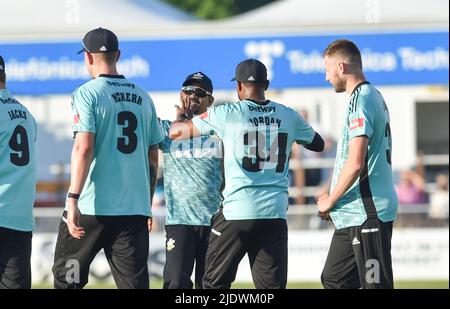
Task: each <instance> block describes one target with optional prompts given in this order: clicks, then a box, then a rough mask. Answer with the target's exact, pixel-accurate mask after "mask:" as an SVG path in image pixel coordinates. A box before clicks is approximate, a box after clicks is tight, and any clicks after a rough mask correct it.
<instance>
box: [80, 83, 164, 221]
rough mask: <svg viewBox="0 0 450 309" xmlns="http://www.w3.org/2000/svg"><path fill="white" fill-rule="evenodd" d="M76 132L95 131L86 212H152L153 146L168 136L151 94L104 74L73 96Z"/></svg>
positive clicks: (84, 195) (82, 205)
mask: <svg viewBox="0 0 450 309" xmlns="http://www.w3.org/2000/svg"><path fill="white" fill-rule="evenodd" d="M72 111H73V115H74V122H73V132H74V134H75V133H77V132H91V133H95V147H94V159H93V161H92V163H91V166H90V168H89V174H88V176H87V179H86V182H85V184H84V187H83V190H82V192H81V196H80V199H79V201H78V207H79V209H80V211H81V213H82V214H85V215H104V216H105V215H106V216H120V215H122V216H123V215H144V216H150V215H151V210H150V207H151V201H150V172H149V162H148V149H149V146H150V145H157V144H159V143H160V142H161V141H162V139H163V135H162V132H161V128H160V126H159V123H158V119H157V117H156V112H155V107H154V104H153V101H152V99H151V98H150V96H149V95H148V94H147V93H146V92H145V91H144V90H142V89H141V88H140V87H139V86H137V85H136V84H134V83H132V82H130V81H128V80H127V79H126V78H125V77H123V76H121V75H115V76H111V75H100V76H99V77H97V78H95V79H93V80H90V81H88V82H87V83H85V84H84V85H82V86H80V87H79V88H77V89H76V90H75V91H74V93H73V95H72Z"/></svg>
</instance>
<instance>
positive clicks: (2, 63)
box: [0, 56, 5, 72]
mask: <svg viewBox="0 0 450 309" xmlns="http://www.w3.org/2000/svg"><path fill="white" fill-rule="evenodd" d="M0 72H5V60H3V57H2V56H0Z"/></svg>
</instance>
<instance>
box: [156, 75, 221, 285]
mask: <svg viewBox="0 0 450 309" xmlns="http://www.w3.org/2000/svg"><path fill="white" fill-rule="evenodd" d="M212 92H213V85H212V82H211V79H210V78H209V77H208V76H206V75H205V74H204V73H202V72H195V73H192V74H190V75H188V76H187V77H186V79H185V80H184V82H183V87H182V88H181V92H180V101H181V107H180V108H177V119H183V118H184V119H192V117H193V116H194V115H199V114H203V113H204V112H206V111H207V110H208V107H210V106H211V105H212V103H213V101H214V97H213V96H212ZM171 123H172V121H169V120H162V121H161V126H162V129H163V132H164V134H165V135H166V136H165V138H164V141H163V142H162V143H161V144H160V148H161V150H162V151H163V155H164V169H163V173H164V193H165V195H166V208H167V216H166V226H165V229H166V263H165V265H164V273H163V277H164V286H163V287H164V288H165V289H191V288H192V287H193V284H192V281H191V275H192V270H193V267H194V262H195V288H197V289H198V288H202V287H203V283H202V280H203V275H204V272H205V271H204V269H205V257H206V249H207V248H208V239H209V234H210V232H211V228H210V225H211V218H212V216H213V215H214V213H215V212H216V211H217V210H218V209H219V206H220V203H221V202H222V195H221V191H222V189H223V166H222V164H223V160H222V158H223V156H222V142H221V141H220V139H219V138H218V137H216V136H211V137H210V136H199V137H195V138H192V139H186V140H177V141H173V140H171V139H170V138H169V136H168V135H169V128H170V125H171Z"/></svg>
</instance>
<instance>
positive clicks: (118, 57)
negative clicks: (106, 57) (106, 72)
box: [116, 50, 121, 62]
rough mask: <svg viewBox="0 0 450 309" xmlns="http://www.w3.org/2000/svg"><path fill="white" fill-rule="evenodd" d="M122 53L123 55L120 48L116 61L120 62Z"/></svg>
mask: <svg viewBox="0 0 450 309" xmlns="http://www.w3.org/2000/svg"><path fill="white" fill-rule="evenodd" d="M120 55H121V53H120V50H118V51H117V57H116V62H119V59H120Z"/></svg>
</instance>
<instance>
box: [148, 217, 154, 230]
mask: <svg viewBox="0 0 450 309" xmlns="http://www.w3.org/2000/svg"><path fill="white" fill-rule="evenodd" d="M152 225H153V218H152V217H149V218H148V220H147V227H148V232H149V233H150V232H151V231H152Z"/></svg>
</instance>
